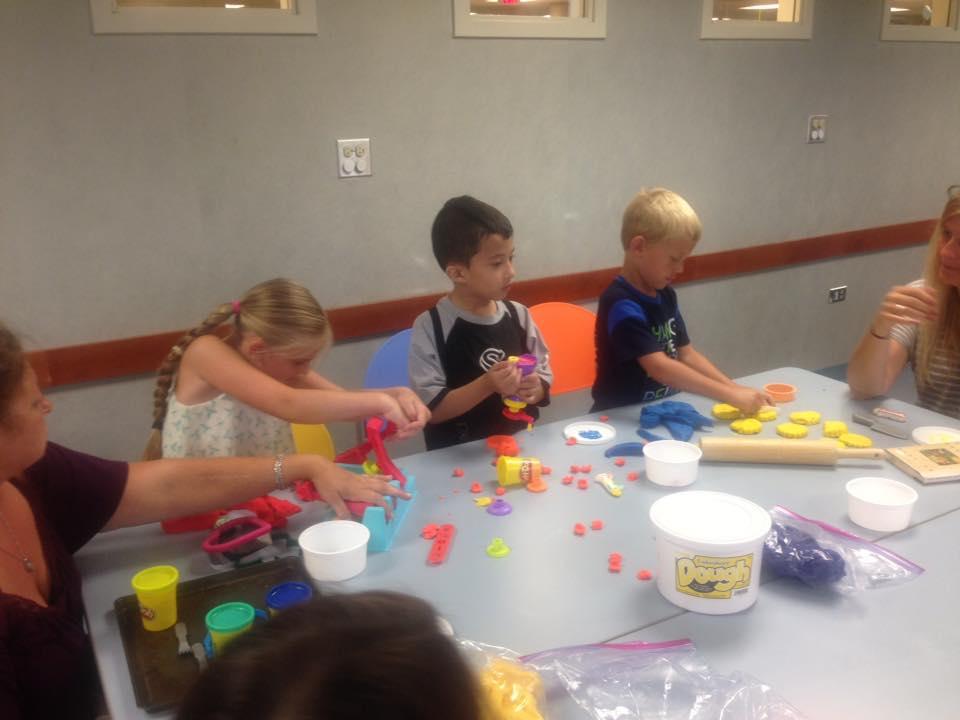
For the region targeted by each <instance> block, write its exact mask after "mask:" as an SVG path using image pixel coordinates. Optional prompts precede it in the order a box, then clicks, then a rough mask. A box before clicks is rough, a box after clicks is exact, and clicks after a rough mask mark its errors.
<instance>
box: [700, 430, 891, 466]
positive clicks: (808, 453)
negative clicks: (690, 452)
mask: <svg viewBox="0 0 960 720" xmlns="http://www.w3.org/2000/svg"><path fill="white" fill-rule="evenodd" d="M700 449H701V450H703V459H704V460H714V461H716V462H742V463H773V464H780V465H836V464H837V460H843V459H846V458H857V459H861V460H862V459H869V460H883V459H884V458H885V457H886V451H884V450H883V449H882V448H845V447H840V444H839V443H838V442H837V441H836V440H780V439H777V438H725V437H702V438H700Z"/></svg>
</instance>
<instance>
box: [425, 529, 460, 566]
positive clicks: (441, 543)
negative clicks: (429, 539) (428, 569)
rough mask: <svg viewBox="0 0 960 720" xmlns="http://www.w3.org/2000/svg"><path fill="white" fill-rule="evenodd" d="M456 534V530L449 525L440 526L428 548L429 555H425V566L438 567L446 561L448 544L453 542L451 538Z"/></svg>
mask: <svg viewBox="0 0 960 720" xmlns="http://www.w3.org/2000/svg"><path fill="white" fill-rule="evenodd" d="M456 534H457V529H456V528H455V527H454V526H453V525H450V524H446V525H441V526H440V530H439V531H438V532H437V536H436V538H434V540H433V545H431V546H430V553H429V554H428V555H427V565H440V564H442V563H443V562H444V561H446V559H447V554H448V553H449V552H450V544H451V543H452V542H453V536H454V535H456Z"/></svg>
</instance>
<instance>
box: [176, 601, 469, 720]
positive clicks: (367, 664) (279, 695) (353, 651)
mask: <svg viewBox="0 0 960 720" xmlns="http://www.w3.org/2000/svg"><path fill="white" fill-rule="evenodd" d="M177 718H178V720H241V719H242V718H258V720H289V719H291V718H296V719H297V720H321V719H324V720H326V719H328V718H329V720H361V719H363V720H379V719H380V718H383V719H384V720H387V719H388V718H389V719H390V720H394V719H396V720H433V719H434V718H457V719H458V720H479V718H480V710H479V704H478V694H477V691H476V688H475V685H474V678H473V675H472V673H471V670H470V668H469V666H468V665H467V662H466V661H465V660H464V658H463V657H461V655H460V653H459V651H458V649H457V647H456V646H455V645H454V643H453V641H452V640H451V639H450V637H448V636H447V635H445V634H444V633H443V632H442V631H441V630H440V627H439V625H438V618H437V615H436V613H435V612H434V610H433V608H432V607H430V605H428V604H427V603H426V602H424V601H423V600H420V599H419V598H415V597H411V596H409V595H402V594H400V593H391V592H365V593H357V594H352V595H324V596H320V597H316V598H315V599H314V600H312V601H310V602H309V603H307V604H305V605H300V606H297V607H293V608H290V609H289V610H285V611H284V612H282V613H280V615H278V616H277V617H275V618H273V619H272V620H270V621H269V622H267V623H264V624H263V625H258V626H255V627H254V628H253V629H252V630H250V631H249V632H248V633H246V634H244V635H242V636H241V637H239V638H237V639H236V640H234V641H232V642H231V644H230V645H229V646H228V647H227V650H226V651H225V652H224V654H223V656H222V657H220V658H216V659H214V660H213V661H212V662H211V665H210V668H209V670H207V671H206V672H204V673H203V674H202V675H201V676H200V678H199V679H198V680H197V683H196V684H195V685H194V686H193V688H192V689H191V690H190V692H189V693H188V694H187V697H186V698H185V699H184V701H183V704H182V705H181V707H180V711H179V713H178V715H177Z"/></svg>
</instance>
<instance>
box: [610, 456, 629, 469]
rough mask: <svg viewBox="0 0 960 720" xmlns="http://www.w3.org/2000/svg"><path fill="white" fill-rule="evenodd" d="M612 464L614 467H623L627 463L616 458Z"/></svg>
mask: <svg viewBox="0 0 960 720" xmlns="http://www.w3.org/2000/svg"><path fill="white" fill-rule="evenodd" d="M613 464H614V465H616V466H617V467H623V466H624V465H626V464H627V461H626V460H624V459H623V458H617V459H616V460H614V461H613Z"/></svg>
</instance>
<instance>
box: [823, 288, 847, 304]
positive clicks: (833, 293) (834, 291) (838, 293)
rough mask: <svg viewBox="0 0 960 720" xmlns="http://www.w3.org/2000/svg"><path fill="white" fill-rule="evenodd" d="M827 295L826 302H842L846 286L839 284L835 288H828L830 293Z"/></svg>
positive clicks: (845, 294) (845, 296)
mask: <svg viewBox="0 0 960 720" xmlns="http://www.w3.org/2000/svg"><path fill="white" fill-rule="evenodd" d="M827 297H828V298H829V299H828V301H827V302H832V303H838V302H843V301H844V300H846V299H847V286H846V285H840V286H838V287H835V288H830V294H829V295H828V296H827Z"/></svg>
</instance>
